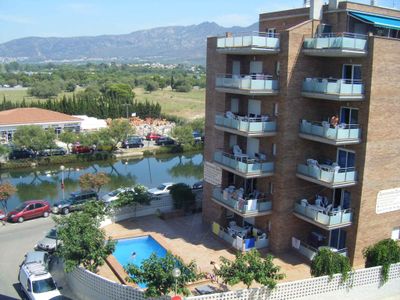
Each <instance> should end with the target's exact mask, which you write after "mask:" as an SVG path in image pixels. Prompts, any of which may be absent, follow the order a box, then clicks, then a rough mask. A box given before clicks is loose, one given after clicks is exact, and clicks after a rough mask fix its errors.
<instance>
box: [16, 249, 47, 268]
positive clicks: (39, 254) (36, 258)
mask: <svg viewBox="0 0 400 300" xmlns="http://www.w3.org/2000/svg"><path fill="white" fill-rule="evenodd" d="M30 263H39V264H41V265H43V266H44V267H45V268H46V269H47V270H48V269H49V263H50V257H49V254H48V253H47V252H44V251H30V252H28V253H26V254H25V258H24V261H23V263H22V264H30Z"/></svg>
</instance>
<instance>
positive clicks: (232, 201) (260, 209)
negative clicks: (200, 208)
mask: <svg viewBox="0 0 400 300" xmlns="http://www.w3.org/2000/svg"><path fill="white" fill-rule="evenodd" d="M212 200H213V201H215V202H216V203H218V204H220V205H222V206H223V207H225V208H226V209H229V210H230V211H233V212H234V213H236V214H238V215H240V216H242V217H243V218H251V217H258V216H264V215H268V214H270V213H271V210H272V203H271V201H268V200H267V199H266V198H258V197H257V195H252V194H250V195H245V194H244V193H243V191H242V189H235V188H234V187H229V188H225V189H222V188H221V187H214V189H213V194H212Z"/></svg>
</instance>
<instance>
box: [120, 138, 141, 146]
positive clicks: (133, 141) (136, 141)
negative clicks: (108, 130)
mask: <svg viewBox="0 0 400 300" xmlns="http://www.w3.org/2000/svg"><path fill="white" fill-rule="evenodd" d="M143 146H144V144H143V143H142V138H141V137H129V138H127V139H126V140H124V141H123V142H122V145H121V147H122V148H142V147H143Z"/></svg>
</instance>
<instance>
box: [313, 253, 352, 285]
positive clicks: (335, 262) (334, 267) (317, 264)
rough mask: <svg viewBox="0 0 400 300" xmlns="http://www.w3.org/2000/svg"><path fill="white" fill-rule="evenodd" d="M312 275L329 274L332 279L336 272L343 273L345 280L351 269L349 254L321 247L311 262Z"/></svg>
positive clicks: (343, 279)
mask: <svg viewBox="0 0 400 300" xmlns="http://www.w3.org/2000/svg"><path fill="white" fill-rule="evenodd" d="M310 271H311V275H312V276H314V277H319V276H325V275H328V276H329V278H330V279H331V278H332V276H333V275H334V274H338V273H340V274H342V281H343V282H345V281H346V280H347V279H348V277H349V272H350V271H351V265H350V260H349V258H348V257H347V256H343V255H341V254H340V253H337V252H333V251H331V250H330V249H321V250H319V251H318V253H317V255H315V256H314V258H313V260H312V262H311V270H310Z"/></svg>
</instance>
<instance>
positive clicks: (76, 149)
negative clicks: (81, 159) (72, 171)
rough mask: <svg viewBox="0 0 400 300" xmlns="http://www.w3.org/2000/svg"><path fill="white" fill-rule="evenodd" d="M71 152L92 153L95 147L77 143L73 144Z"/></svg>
mask: <svg viewBox="0 0 400 300" xmlns="http://www.w3.org/2000/svg"><path fill="white" fill-rule="evenodd" d="M71 152H72V153H74V154H80V153H91V152H93V148H91V147H88V146H82V145H79V144H75V145H73V146H72V149H71Z"/></svg>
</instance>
